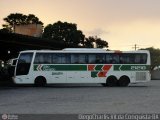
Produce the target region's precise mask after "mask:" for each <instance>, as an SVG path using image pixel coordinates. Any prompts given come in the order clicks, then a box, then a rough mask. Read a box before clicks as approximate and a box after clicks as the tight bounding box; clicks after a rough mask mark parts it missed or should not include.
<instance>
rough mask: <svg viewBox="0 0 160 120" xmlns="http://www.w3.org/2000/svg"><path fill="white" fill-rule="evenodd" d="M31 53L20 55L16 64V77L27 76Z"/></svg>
mask: <svg viewBox="0 0 160 120" xmlns="http://www.w3.org/2000/svg"><path fill="white" fill-rule="evenodd" d="M32 57H33V53H21V54H20V57H19V59H18V63H17V69H16V75H27V74H28V73H29V69H30V65H31V61H32Z"/></svg>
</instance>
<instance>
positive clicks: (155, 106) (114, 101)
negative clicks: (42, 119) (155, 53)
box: [0, 80, 160, 114]
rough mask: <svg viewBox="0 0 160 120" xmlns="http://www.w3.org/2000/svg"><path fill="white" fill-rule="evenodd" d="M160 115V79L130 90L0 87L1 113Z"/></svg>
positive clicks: (89, 86) (77, 86)
mask: <svg viewBox="0 0 160 120" xmlns="http://www.w3.org/2000/svg"><path fill="white" fill-rule="evenodd" d="M4 113H17V114H83V113H84V114H88V113H105V114H106V113H160V80H152V81H151V82H149V83H140V84H132V85H130V86H128V87H102V86H101V85H99V84H85V85H84V84H74V85H73V84H69V85H50V86H47V87H33V86H16V87H14V86H13V87H9V86H8V87H3V86H0V114H4Z"/></svg>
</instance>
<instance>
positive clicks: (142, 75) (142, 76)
mask: <svg viewBox="0 0 160 120" xmlns="http://www.w3.org/2000/svg"><path fill="white" fill-rule="evenodd" d="M146 79H147V77H146V72H136V80H137V81H144V80H146Z"/></svg>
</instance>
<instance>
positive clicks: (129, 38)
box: [0, 0, 160, 50]
mask: <svg viewBox="0 0 160 120" xmlns="http://www.w3.org/2000/svg"><path fill="white" fill-rule="evenodd" d="M0 13H1V14H0V28H2V24H4V23H5V22H4V20H3V18H5V17H7V16H8V15H9V14H10V13H22V14H26V15H28V14H34V15H36V16H37V17H38V18H39V19H40V20H41V21H42V22H43V23H44V27H45V26H46V25H48V24H53V23H55V22H57V21H62V22H68V23H76V24H77V28H78V30H81V31H82V32H83V33H84V35H85V36H86V37H88V36H97V37H99V38H101V39H103V40H106V41H107V42H108V45H109V49H111V50H134V45H135V44H136V45H137V47H139V48H147V47H154V48H160V0H0Z"/></svg>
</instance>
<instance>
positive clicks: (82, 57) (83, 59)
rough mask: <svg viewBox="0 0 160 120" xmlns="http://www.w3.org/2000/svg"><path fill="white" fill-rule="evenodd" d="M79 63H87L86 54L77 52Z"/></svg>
mask: <svg viewBox="0 0 160 120" xmlns="http://www.w3.org/2000/svg"><path fill="white" fill-rule="evenodd" d="M79 63H81V64H86V63H87V55H86V54H79Z"/></svg>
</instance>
